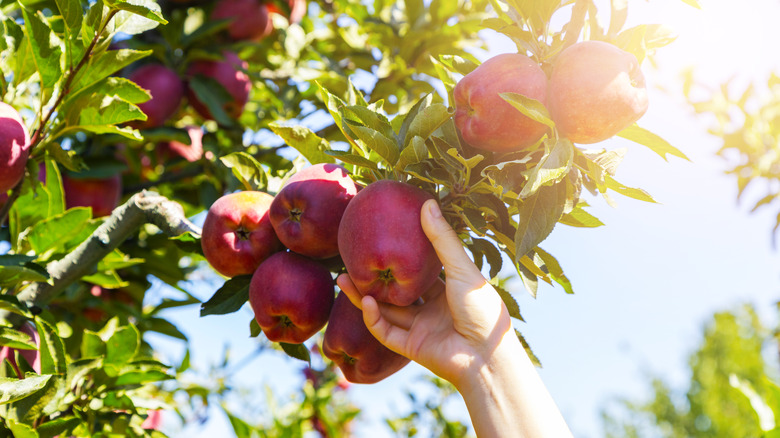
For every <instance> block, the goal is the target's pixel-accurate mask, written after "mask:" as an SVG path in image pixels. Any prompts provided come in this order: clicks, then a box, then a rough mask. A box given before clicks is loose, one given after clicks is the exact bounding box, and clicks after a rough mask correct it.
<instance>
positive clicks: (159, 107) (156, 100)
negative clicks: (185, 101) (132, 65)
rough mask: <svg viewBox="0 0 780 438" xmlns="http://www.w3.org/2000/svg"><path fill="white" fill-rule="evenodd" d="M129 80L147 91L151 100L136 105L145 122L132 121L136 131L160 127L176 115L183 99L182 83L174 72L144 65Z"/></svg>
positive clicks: (152, 65) (157, 66) (157, 65)
mask: <svg viewBox="0 0 780 438" xmlns="http://www.w3.org/2000/svg"><path fill="white" fill-rule="evenodd" d="M129 79H130V80H131V81H133V82H135V83H136V84H138V85H139V86H140V87H141V88H144V89H146V90H147V91H149V94H151V95H152V98H151V99H149V100H147V101H146V102H144V103H141V104H139V105H138V108H140V109H141V111H143V112H144V114H146V117H147V119H146V121H140V120H138V121H134V122H132V123H131V126H133V127H134V128H138V129H146V128H156V127H158V126H162V125H164V124H165V122H167V121H168V119H170V118H171V116H173V114H174V113H176V110H177V109H178V108H179V104H180V103H181V100H182V98H183V97H184V83H183V82H182V80H181V79H180V78H179V75H177V74H176V72H175V71H173V70H171V69H169V68H168V67H166V66H164V65H161V64H146V65H144V66H141V67H139V68H138V69H137V70H135V71H133V72H132V73H131V74H130V76H129Z"/></svg>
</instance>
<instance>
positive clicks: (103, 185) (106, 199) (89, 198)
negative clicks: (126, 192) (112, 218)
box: [62, 173, 122, 217]
mask: <svg viewBox="0 0 780 438" xmlns="http://www.w3.org/2000/svg"><path fill="white" fill-rule="evenodd" d="M62 188H63V190H64V191H65V206H66V207H67V208H73V207H92V217H103V216H108V215H109V214H111V212H112V211H113V210H114V208H116V206H117V205H119V201H120V200H121V198H122V178H121V177H120V176H119V175H114V176H112V177H110V178H78V177H76V176H69V175H67V174H65V173H63V174H62Z"/></svg>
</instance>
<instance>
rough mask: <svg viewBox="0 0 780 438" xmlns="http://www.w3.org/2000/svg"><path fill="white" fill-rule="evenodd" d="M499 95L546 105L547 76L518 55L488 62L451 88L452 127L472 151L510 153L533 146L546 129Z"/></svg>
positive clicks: (504, 56) (535, 64) (532, 63)
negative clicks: (453, 112)
mask: <svg viewBox="0 0 780 438" xmlns="http://www.w3.org/2000/svg"><path fill="white" fill-rule="evenodd" d="M499 93H517V94H521V95H523V96H526V97H530V98H532V99H536V100H538V101H539V102H541V103H542V104H544V103H545V102H546V95H547V76H546V75H545V74H544V71H542V68H541V67H540V66H539V64H537V63H536V61H534V60H532V59H531V58H529V57H527V56H525V55H521V54H519V53H505V54H503V55H498V56H494V57H493V58H490V59H488V60H487V61H485V62H484V63H482V65H480V66H479V67H477V68H476V69H474V70H473V71H472V72H471V73H469V74H467V75H466V76H464V77H463V79H461V80H460V82H458V83H457V84H456V85H455V89H454V90H453V96H454V101H455V126H457V128H458V130H459V131H460V133H461V135H462V136H463V139H464V140H466V142H467V143H468V144H469V145H471V146H473V147H474V148H476V149H481V150H486V151H493V152H512V151H517V150H521V149H523V148H526V147H528V146H531V145H533V144H534V143H536V142H537V141H538V140H539V139H540V138H542V135H544V133H545V132H546V131H547V127H546V126H545V125H544V124H542V123H539V122H536V121H534V120H532V119H530V118H528V117H526V116H525V115H523V113H521V112H520V111H518V110H517V109H516V108H515V107H513V106H512V105H511V104H510V103H509V102H507V101H505V100H504V99H502V98H501V96H499Z"/></svg>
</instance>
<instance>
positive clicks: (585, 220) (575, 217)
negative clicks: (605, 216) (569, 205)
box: [559, 206, 604, 228]
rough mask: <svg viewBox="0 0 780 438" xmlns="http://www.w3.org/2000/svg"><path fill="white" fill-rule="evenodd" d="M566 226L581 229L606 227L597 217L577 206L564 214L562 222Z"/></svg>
mask: <svg viewBox="0 0 780 438" xmlns="http://www.w3.org/2000/svg"><path fill="white" fill-rule="evenodd" d="M559 222H560V223H562V224H564V225H569V226H572V227H579V228H596V227H601V226H603V225H604V223H603V222H601V221H600V220H599V219H598V218H597V217H595V216H593V215H591V214H590V213H588V212H587V211H585V210H583V209H582V208H581V207H579V206H577V207H575V208H574V210H572V211H570V212H569V213H567V214H564V215H563V216H562V217H561V219H560V221H559Z"/></svg>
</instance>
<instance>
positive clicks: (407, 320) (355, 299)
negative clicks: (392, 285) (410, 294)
mask: <svg viewBox="0 0 780 438" xmlns="http://www.w3.org/2000/svg"><path fill="white" fill-rule="evenodd" d="M421 224H422V228H423V230H424V231H425V234H426V236H428V239H430V241H431V243H432V244H433V247H434V249H435V250H436V254H437V255H438V256H439V260H440V261H441V262H442V264H443V265H444V273H445V276H446V284H445V283H444V282H442V281H440V280H439V281H437V282H436V283H435V284H434V285H433V287H431V288H430V289H429V290H428V291H427V292H426V293H424V294H423V296H422V302H421V303H419V304H414V305H411V306H405V307H400V306H394V305H392V304H387V303H379V302H377V301H376V300H375V299H374V298H373V297H370V296H365V297H361V295H360V293H359V292H358V291H357V289H356V288H355V286H354V284H353V283H352V281H351V280H350V278H349V275H348V274H342V275H340V276H339V278H338V280H337V282H338V285H339V287H340V288H341V290H342V291H343V292H345V293H346V294H347V296H349V298H350V301H352V303H353V304H354V305H355V306H357V307H358V308H361V309H363V318H364V321H365V323H366V326H367V327H368V329H369V331H371V333H372V334H373V335H374V337H376V338H377V339H378V340H379V341H380V342H382V343H383V344H384V345H385V346H387V347H388V348H389V349H391V350H393V351H395V352H396V353H399V354H401V355H403V356H406V357H408V358H409V359H411V360H414V361H415V362H417V363H419V364H421V365H422V366H424V367H426V368H428V369H429V370H431V372H433V373H434V374H436V375H438V376H439V377H442V378H443V379H446V380H448V381H450V382H452V383H453V384H454V385H455V386H456V387H457V388H459V389H460V387H461V386H463V385H464V384H466V383H467V382H466V381H465V379H467V378H468V376H473V375H475V374H476V373H477V370H479V369H480V368H481V367H482V366H484V365H485V364H486V363H487V362H488V361H489V360H490V358H491V357H493V356H494V355H495V352H496V349H497V348H498V347H499V345H500V344H501V343H502V342H506V341H507V340H508V342H512V343H515V344H518V341H517V338H516V337H515V335H514V331H513V329H512V323H511V318H510V316H509V312H508V311H507V309H506V306H505V305H504V303H503V301H502V300H501V298H500V297H499V296H498V294H497V293H496V292H495V290H494V289H493V287H492V286H491V285H490V284H489V283H488V282H487V281H486V280H485V278H484V277H483V276H482V273H481V272H480V271H479V269H478V268H477V267H476V265H474V263H473V262H472V261H471V259H469V257H468V256H467V255H466V251H465V250H464V249H463V245H462V244H461V241H460V239H459V238H458V236H457V234H456V233H455V231H454V230H453V229H452V228H451V227H450V226H449V224H448V223H447V221H446V220H445V219H444V218H443V217H442V215H441V211H440V210H439V206H438V204H437V203H436V201H434V200H429V201H427V202H425V204H424V205H423V207H422V211H421ZM510 337H511V338H510Z"/></svg>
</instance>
